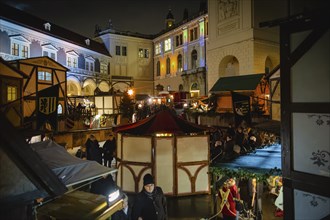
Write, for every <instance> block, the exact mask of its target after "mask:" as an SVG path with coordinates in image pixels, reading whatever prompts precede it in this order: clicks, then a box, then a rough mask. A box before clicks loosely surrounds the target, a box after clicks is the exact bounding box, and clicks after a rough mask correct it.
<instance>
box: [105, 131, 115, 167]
mask: <svg viewBox="0 0 330 220" xmlns="http://www.w3.org/2000/svg"><path fill="white" fill-rule="evenodd" d="M115 152H116V139H115V137H114V135H113V133H110V134H109V137H108V140H106V141H105V143H104V145H103V163H104V166H106V167H111V161H112V160H113V157H114V155H115Z"/></svg>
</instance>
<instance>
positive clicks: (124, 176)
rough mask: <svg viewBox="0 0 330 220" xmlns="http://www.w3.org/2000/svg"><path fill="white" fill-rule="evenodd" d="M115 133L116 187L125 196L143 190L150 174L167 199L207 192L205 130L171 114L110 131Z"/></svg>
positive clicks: (159, 113) (165, 112) (163, 113)
mask: <svg viewBox="0 0 330 220" xmlns="http://www.w3.org/2000/svg"><path fill="white" fill-rule="evenodd" d="M113 130H114V132H115V133H117V159H118V164H117V166H118V176H117V184H118V185H119V186H120V187H121V188H122V189H123V190H124V191H126V192H138V191H140V190H141V189H142V186H143V184H142V177H143V176H144V175H145V174H146V173H151V174H153V175H154V177H155V182H156V184H157V185H159V186H161V187H162V189H163V191H164V193H165V194H167V195H173V196H180V195H194V194H204V193H209V192H210V184H209V174H208V171H209V135H208V134H206V131H207V130H208V127H204V126H199V125H196V124H193V123H190V122H188V121H186V120H184V119H182V118H180V117H178V116H176V115H175V114H174V113H173V112H171V111H170V110H168V109H167V110H162V111H159V112H158V113H156V114H154V115H152V116H151V117H149V118H146V119H144V120H141V121H139V122H136V123H133V124H128V125H123V126H119V127H116V128H114V129H113Z"/></svg>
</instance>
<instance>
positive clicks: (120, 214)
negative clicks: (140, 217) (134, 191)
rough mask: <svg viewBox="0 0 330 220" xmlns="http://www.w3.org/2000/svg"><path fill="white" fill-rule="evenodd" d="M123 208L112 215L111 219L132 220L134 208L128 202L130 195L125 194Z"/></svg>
mask: <svg viewBox="0 0 330 220" xmlns="http://www.w3.org/2000/svg"><path fill="white" fill-rule="evenodd" d="M123 200H124V203H123V209H121V210H118V211H117V212H115V213H114V214H113V215H112V216H111V220H131V214H132V208H131V207H130V206H129V204H128V197H127V195H126V194H124V199H123Z"/></svg>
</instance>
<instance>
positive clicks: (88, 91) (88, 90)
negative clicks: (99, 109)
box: [82, 79, 96, 96]
mask: <svg viewBox="0 0 330 220" xmlns="http://www.w3.org/2000/svg"><path fill="white" fill-rule="evenodd" d="M95 89H96V83H95V81H94V80H92V79H86V80H85V81H84V84H83V89H82V93H83V94H82V95H85V96H93V95H94V90H95Z"/></svg>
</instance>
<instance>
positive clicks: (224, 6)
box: [218, 0, 239, 22]
mask: <svg viewBox="0 0 330 220" xmlns="http://www.w3.org/2000/svg"><path fill="white" fill-rule="evenodd" d="M238 3H239V2H238V0H218V11H219V22H223V21H224V20H226V19H228V18H231V17H234V16H236V15H238Z"/></svg>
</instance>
